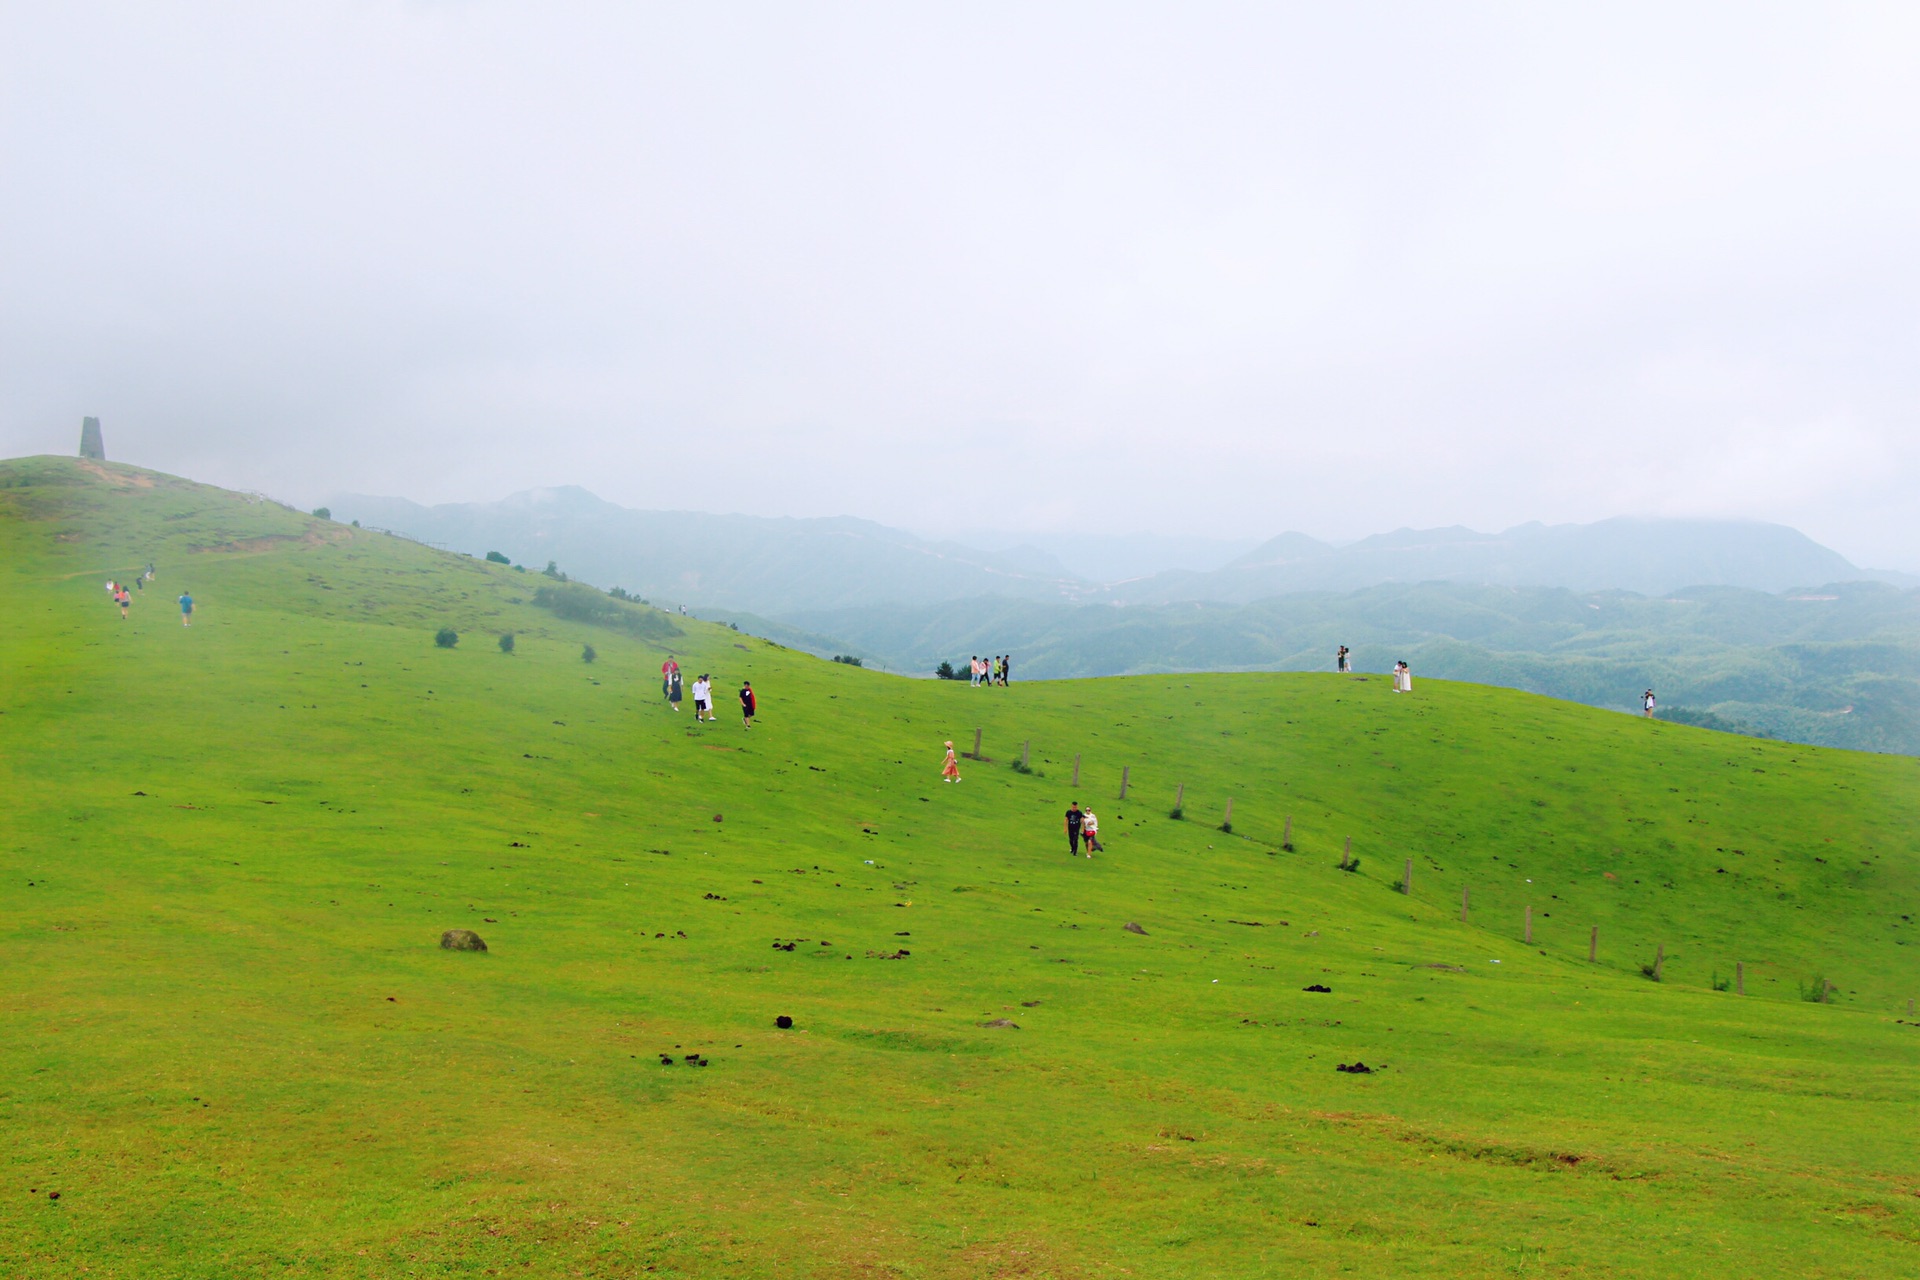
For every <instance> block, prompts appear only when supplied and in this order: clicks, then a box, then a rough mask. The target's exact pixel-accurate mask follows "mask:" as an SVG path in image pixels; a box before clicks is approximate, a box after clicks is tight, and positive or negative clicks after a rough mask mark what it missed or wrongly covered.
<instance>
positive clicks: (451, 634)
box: [433, 627, 460, 649]
mask: <svg viewBox="0 0 1920 1280" xmlns="http://www.w3.org/2000/svg"><path fill="white" fill-rule="evenodd" d="M433 642H434V643H435V644H437V645H439V646H440V647H441V648H442V649H451V648H453V646H455V645H457V644H459V643H460V633H459V632H458V631H455V630H454V629H453V628H452V627H442V628H440V629H439V630H438V631H436V632H434V633H433Z"/></svg>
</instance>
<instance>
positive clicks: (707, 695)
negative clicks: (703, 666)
mask: <svg viewBox="0 0 1920 1280" xmlns="http://www.w3.org/2000/svg"><path fill="white" fill-rule="evenodd" d="M712 713H713V681H711V680H709V679H707V673H706V672H704V671H703V672H701V673H700V676H699V678H698V679H696V680H695V681H694V682H693V718H694V719H695V720H705V719H706V718H707V717H708V716H709V715H711V714H712Z"/></svg>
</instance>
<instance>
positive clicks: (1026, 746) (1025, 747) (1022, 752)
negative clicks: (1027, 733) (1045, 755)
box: [1020, 738, 1033, 769]
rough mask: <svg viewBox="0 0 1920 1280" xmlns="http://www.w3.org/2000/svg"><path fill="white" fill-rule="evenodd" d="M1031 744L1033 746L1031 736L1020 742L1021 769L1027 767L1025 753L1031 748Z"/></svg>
mask: <svg viewBox="0 0 1920 1280" xmlns="http://www.w3.org/2000/svg"><path fill="white" fill-rule="evenodd" d="M1032 746H1033V739H1032V738H1028V739H1027V740H1026V741H1025V742H1023V743H1021V744H1020V767H1021V768H1022V769H1024V768H1026V767H1027V759H1028V755H1027V753H1028V751H1029V750H1030V749H1031V748H1032Z"/></svg>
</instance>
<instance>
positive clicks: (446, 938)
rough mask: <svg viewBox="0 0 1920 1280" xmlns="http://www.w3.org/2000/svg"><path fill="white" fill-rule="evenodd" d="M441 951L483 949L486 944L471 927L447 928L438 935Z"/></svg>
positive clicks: (485, 947)
mask: <svg viewBox="0 0 1920 1280" xmlns="http://www.w3.org/2000/svg"><path fill="white" fill-rule="evenodd" d="M440 949H441V950H442V951H485V950H486V949H487V944H486V942H485V940H484V939H482V938H481V937H480V935H479V934H477V933H475V932H474V931H473V930H471V929H449V930H447V931H446V932H445V933H443V934H441V935H440Z"/></svg>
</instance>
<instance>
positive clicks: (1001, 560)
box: [328, 486, 1913, 617]
mask: <svg viewBox="0 0 1920 1280" xmlns="http://www.w3.org/2000/svg"><path fill="white" fill-rule="evenodd" d="M328 505H329V506H330V508H331V509H332V511H333V513H334V515H335V516H336V518H339V519H342V520H359V521H360V522H361V523H362V524H366V525H372V526H375V527H378V528H385V529H391V530H393V531H395V532H398V533H404V534H406V535H408V536H410V537H413V538H417V539H419V540H421V541H423V542H429V543H433V544H436V545H440V546H445V547H448V548H450V549H452V550H457V551H464V552H467V553H468V554H472V555H480V554H484V553H485V552H487V551H500V552H502V553H504V554H505V555H507V556H509V557H510V558H512V559H513V560H515V561H516V562H518V563H522V564H527V565H530V566H533V567H536V568H537V567H539V566H542V565H544V564H546V563H547V562H548V561H550V560H551V561H556V562H558V563H559V565H560V566H561V568H563V569H565V570H566V571H567V572H568V573H570V574H572V575H574V576H575V577H578V578H583V579H585V580H587V581H589V582H593V583H595V584H597V585H600V586H620V587H624V588H625V589H626V590H628V591H631V592H634V593H636V594H638V595H642V596H646V597H648V598H649V599H655V600H657V601H660V602H671V603H674V604H685V605H688V606H691V607H694V608H724V609H734V610H750V611H752V612H754V613H757V614H764V615H767V616H771V617H781V616H783V615H787V614H793V613H797V612H801V611H807V612H812V611H817V610H823V609H846V608H858V607H886V606H921V605H933V604H939V603H943V602H946V601H952V600H966V599H973V598H977V597H982V596H997V597H1005V598H1010V599H1019V600H1035V601H1058V602H1069V603H1076V604H1175V603H1184V602H1189V601H1200V602H1210V603H1222V604H1246V603H1250V602H1252V601H1255V600H1262V599H1267V598H1269V597H1272V596H1279V595H1286V594H1290V593H1293V592H1299V591H1357V590H1361V589H1363V588H1366V587H1373V586H1380V585H1383V584H1387V583H1396V582H1399V583H1410V582H1458V583H1467V584H1475V585H1492V586H1508V587H1560V588H1565V589H1568V590H1572V591H1605V590H1623V591H1634V592H1638V593H1640V594H1642V595H1663V594H1665V593H1667V592H1670V591H1674V590H1677V589H1680V588H1683V587H1692V586H1728V587H1745V588H1749V589H1751V590H1756V591H1769V592H1778V591H1785V590H1789V589H1791V588H1794V587H1813V586H1818V585H1821V584H1824V583H1831V582H1851V581H1863V580H1871V579H1880V580H1896V579H1897V578H1898V576H1899V575H1887V574H1880V573H1874V572H1869V571H1863V570H1861V569H1859V568H1857V567H1855V566H1854V565H1852V564H1851V563H1849V562H1848V561H1847V559H1846V558H1845V557H1844V556H1842V555H1840V554H1839V553H1838V552H1835V551H1832V550H1830V549H1828V548H1826V547H1823V546H1821V545H1820V544H1819V543H1817V542H1814V541H1813V540H1812V539H1811V538H1808V537H1807V536H1806V535H1804V534H1802V533H1800V532H1798V531H1797V530H1794V529H1790V528H1787V527H1786V526H1784V525H1776V524H1763V523H1758V522H1734V521H1707V520H1632V519H1616V520H1604V521H1601V522H1599V523H1597V524H1586V525H1543V524H1527V525H1521V526H1519V527H1517V528H1513V529H1509V530H1507V531H1505V532H1504V533H1477V532H1474V531H1473V530H1470V529H1462V528H1451V529H1421V530H1415V529H1402V530H1398V531H1396V532H1393V533H1383V534H1377V535H1375V536H1373V537H1370V538H1363V539H1361V540H1360V541H1358V542H1354V543H1349V544H1347V545H1344V546H1334V545H1332V544H1329V543H1326V542H1321V541H1319V540H1317V539H1314V538H1310V537H1308V536H1307V535H1305V534H1302V533H1283V534H1281V535H1279V536H1278V537H1275V538H1273V539H1271V540H1270V541H1268V542H1265V543H1262V544H1261V545H1259V546H1257V547H1255V548H1254V549H1252V550H1251V551H1247V552H1245V553H1244V554H1242V555H1239V556H1238V557H1236V558H1233V559H1231V560H1228V561H1225V562H1224V563H1219V564H1217V565H1215V564H1209V563H1207V560H1208V559H1209V558H1210V557H1209V552H1211V553H1213V555H1214V556H1217V555H1218V552H1219V551H1220V549H1221V548H1222V547H1226V546H1230V545H1231V544H1223V543H1211V544H1209V543H1202V542H1198V540H1187V543H1186V549H1188V550H1189V551H1190V552H1191V553H1192V555H1193V556H1194V559H1195V560H1197V561H1198V563H1197V564H1195V563H1194V562H1193V561H1189V563H1190V564H1191V565H1193V567H1187V568H1178V569H1165V570H1162V571H1159V572H1151V573H1143V574H1140V575H1137V576H1129V575H1126V574H1124V573H1122V574H1120V575H1117V576H1116V577H1113V578H1109V579H1106V580H1097V579H1095V578H1092V577H1087V576H1083V575H1081V574H1079V573H1076V572H1074V571H1073V569H1071V568H1070V567H1068V566H1067V565H1066V564H1063V563H1062V562H1061V560H1060V559H1059V558H1057V557H1056V556H1054V555H1051V554H1048V553H1047V552H1045V551H1042V550H1040V549H1039V548H1037V547H1034V546H1031V545H1022V546H1015V547H1012V548H1009V549H1006V550H1001V551H983V550H980V549H978V548H976V547H971V546H965V545H962V544H960V543H957V542H942V541H934V540H930V539H926V538H922V537H919V536H917V535H915V534H911V533H907V532H904V531H902V530H899V529H891V528H888V527H886V526H885V525H880V524H875V523H873V522H872V521H868V520H859V519H854V518H851V517H844V516H843V517H834V518H828V519H792V518H767V517H760V516H741V515H708V514H704V513H700V512H691V511H637V510H633V509H630V508H627V507H621V506H618V505H616V504H614V503H611V502H606V501H604V500H602V499H600V498H598V497H595V496H594V495H593V494H591V493H589V492H588V491H587V490H585V489H582V488H578V487H575V486H567V487H563V488H556V489H538V490H532V491H529V492H526V493H519V494H515V495H513V496H512V497H509V498H506V499H504V500H502V501H499V502H485V503H455V504H449V505H444V506H434V507H427V506H421V505H419V504H417V503H413V502H408V501H405V500H404V499H399V498H372V497H365V496H360V495H347V496H343V497H340V498H336V499H334V500H333V501H332V502H330V503H329V504H328ZM1077 543H1078V550H1079V552H1080V558H1083V559H1085V560H1087V561H1092V562H1099V563H1102V564H1103V565H1104V566H1105V567H1108V568H1110V569H1111V568H1121V567H1122V566H1123V565H1124V564H1125V562H1126V560H1127V559H1128V558H1129V553H1131V558H1132V559H1134V560H1135V561H1136V562H1145V563H1154V562H1155V561H1156V560H1158V562H1160V563H1164V562H1165V557H1164V555H1162V556H1159V557H1156V556H1155V555H1154V548H1153V546H1152V544H1151V543H1150V542H1143V540H1142V539H1140V538H1137V537H1135V538H1130V539H1129V538H1115V539H1111V540H1107V541H1106V543H1105V545H1104V546H1103V545H1102V544H1101V542H1100V540H1096V539H1090V538H1081V539H1078V540H1077ZM1906 585H1913V584H1911V583H1908V584H1906Z"/></svg>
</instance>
